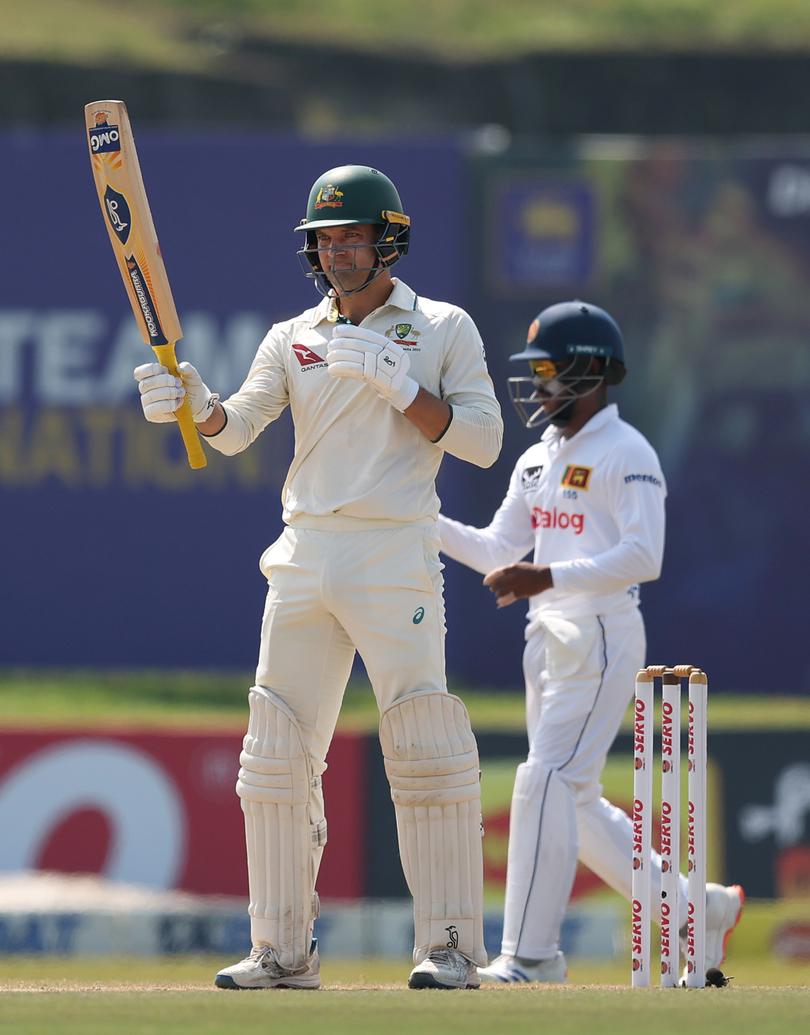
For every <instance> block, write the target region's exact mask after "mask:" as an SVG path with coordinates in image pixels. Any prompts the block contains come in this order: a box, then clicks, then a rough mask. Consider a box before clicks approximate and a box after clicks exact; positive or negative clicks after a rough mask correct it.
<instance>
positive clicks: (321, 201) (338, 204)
mask: <svg viewBox="0 0 810 1035" xmlns="http://www.w3.org/2000/svg"><path fill="white" fill-rule="evenodd" d="M342 197H343V191H342V190H341V189H340V187H336V186H335V185H334V184H333V183H327V185H326V186H325V187H321V189H320V190H319V191H318V194H317V196H316V197H315V208H343V202H342V201H341V200H340V199H341V198H342Z"/></svg>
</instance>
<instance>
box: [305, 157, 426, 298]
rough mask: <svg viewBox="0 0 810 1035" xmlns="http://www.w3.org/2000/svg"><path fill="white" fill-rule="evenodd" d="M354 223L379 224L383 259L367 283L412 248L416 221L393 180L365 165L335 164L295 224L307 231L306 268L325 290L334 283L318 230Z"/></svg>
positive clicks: (316, 186) (318, 182)
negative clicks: (323, 263)
mask: <svg viewBox="0 0 810 1035" xmlns="http://www.w3.org/2000/svg"><path fill="white" fill-rule="evenodd" d="M352 224H364V225H370V226H378V227H379V235H378V237H377V240H376V242H375V244H374V249H375V251H376V253H377V258H376V262H375V266H374V268H373V269H372V270H370V271H369V277H368V279H367V280H366V284H368V283H370V281H372V280H373V279H374V278H375V277H377V276H379V274H380V273H382V271H383V270H385V269H388V268H390V267H391V266H393V265H394V263H395V262H397V260H398V259H401V258H402V256H403V255H405V254H406V253H407V251H408V244H409V242H410V235H411V221H410V218H409V217H408V216H406V215H405V213H404V212H403V211H402V201H401V200H400V197H399V192H398V191H397V189H396V187H395V186H394V184H393V183H392V182H391V180H389V179H388V177H387V176H386V175H385V174H384V173H381V172H380V171H379V170H378V169H371V168H369V167H368V166H365V165H341V166H339V167H338V168H336V169H329V170H328V172H325V173H324V174H323V176H319V177H318V179H317V180H316V181H315V183H313V185H312V189H311V190H310V192H309V201H308V202H307V214H306V218H305V219H302V220H301V222H300V223H299V224H298V226H297V227H296V228H295V229H296V230H297V231H299V230H300V231H303V232H304V233H305V234H306V245H305V246H304V247H303V248H301V249H299V251H298V255H299V256H301V258H302V262H303V265H304V271H305V273H306V274H307V276H309V277H313V278H314V279H315V282H316V284H317V285H318V288H319V290H321V291H323V292H324V293H325V292H326V291H327V290H328V287H329V285H328V282H327V281H326V275H325V274H324V272H323V269H322V268H321V264H320V261H319V259H318V243H317V238H316V234H317V231H318V230H319V229H321V228H325V227H330V226H350V225H352ZM366 284H364V285H363V287H365V286H366Z"/></svg>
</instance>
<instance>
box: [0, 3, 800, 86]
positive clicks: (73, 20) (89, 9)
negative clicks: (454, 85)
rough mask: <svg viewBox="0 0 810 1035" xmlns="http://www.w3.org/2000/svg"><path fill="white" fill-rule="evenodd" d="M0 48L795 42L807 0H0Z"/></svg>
mask: <svg viewBox="0 0 810 1035" xmlns="http://www.w3.org/2000/svg"><path fill="white" fill-rule="evenodd" d="M0 24H2V26H3V31H2V33H0V56H3V57H11V58H23V59H45V60H57V61H67V62H70V63H76V64H99V65H104V66H106V65H110V64H116V65H119V66H121V67H141V68H159V69H165V70H172V71H181V72H182V71H186V72H189V71H196V72H203V71H208V72H215V73H216V74H219V75H224V76H226V77H227V76H232V77H234V78H240V77H245V76H256V75H257V74H261V73H260V72H259V71H258V70H257V66H256V65H255V62H252V61H251V62H245V61H241V60H239V56H238V55H239V46H240V43H241V41H242V40H243V39H245V40H251V41H255V42H258V41H261V40H262V39H265V40H268V41H273V42H275V43H278V42H283V41H296V42H302V43H318V44H321V45H327V46H328V45H329V44H336V45H338V46H345V47H350V48H352V49H354V50H360V51H362V50H364V49H369V50H372V49H373V50H375V51H377V52H381V51H384V52H385V53H388V54H390V55H391V60H392V69H396V68H398V67H399V68H401V67H402V63H403V62H404V63H407V60H408V56H409V54H411V53H413V52H414V51H424V52H431V53H434V54H437V55H440V56H442V57H443V58H445V59H447V60H449V61H453V60H458V59H460V58H482V57H502V56H509V55H519V54H523V53H526V52H528V51H534V50H612V49H616V50H634V49H653V50H655V49H659V50H667V49H669V50H672V49H706V48H710V47H711V48H720V49H728V50H735V49H737V50H752V49H757V50H762V49H768V48H773V49H780V48H784V49H790V50H793V49H797V48H802V47H804V48H807V47H808V46H810V5H808V4H807V3H806V2H805V0H735V3H733V4H732V3H724V4H718V3H716V2H713V0H610V2H606V0H568V3H565V4H560V3H557V2H556V0H555V2H552V0H545V2H540V0H499V2H498V3H493V2H492V0H440V2H436V0H407V2H405V0H388V2H386V3H380V2H379V0H141V2H140V3H139V4H137V5H133V6H127V5H122V4H110V3H106V2H104V0H71V2H70V3H67V2H66V0H36V3H34V4H28V5H24V4H23V3H22V0H0Z"/></svg>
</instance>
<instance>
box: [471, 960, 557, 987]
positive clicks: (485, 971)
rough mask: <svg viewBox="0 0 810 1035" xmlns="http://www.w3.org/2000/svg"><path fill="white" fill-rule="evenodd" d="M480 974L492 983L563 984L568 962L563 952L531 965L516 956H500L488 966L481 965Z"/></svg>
mask: <svg viewBox="0 0 810 1035" xmlns="http://www.w3.org/2000/svg"><path fill="white" fill-rule="evenodd" d="M478 976H479V977H480V978H481V980H482V981H483V982H484V983H485V984H492V985H522V984H528V983H530V982H532V981H544V982H546V983H547V984H554V985H561V984H563V983H564V982H565V980H566V978H567V977H568V964H567V963H566V961H565V956H564V955H563V953H561V952H558V953H557V955H556V956H550V957H549V958H548V959H547V960H540V962H539V963H534V964H532V965H531V966H526V964H524V963H518V961H517V960H516V959H515V957H514V956H498V957H497V958H496V959H494V960H493V961H492V963H490V964H489V966H488V967H479V968H478Z"/></svg>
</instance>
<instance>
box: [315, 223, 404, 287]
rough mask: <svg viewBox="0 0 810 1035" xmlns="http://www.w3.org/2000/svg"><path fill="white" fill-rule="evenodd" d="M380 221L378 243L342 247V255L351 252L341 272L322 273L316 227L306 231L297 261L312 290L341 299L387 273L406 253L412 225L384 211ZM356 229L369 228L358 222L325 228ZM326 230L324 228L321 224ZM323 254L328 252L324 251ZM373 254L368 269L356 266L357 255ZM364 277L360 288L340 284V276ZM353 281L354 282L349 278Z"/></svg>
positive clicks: (333, 224)
mask: <svg viewBox="0 0 810 1035" xmlns="http://www.w3.org/2000/svg"><path fill="white" fill-rule="evenodd" d="M380 218H381V219H385V220H386V221H385V222H384V223H383V222H381V223H375V224H373V225H376V226H377V227H378V230H379V233H378V235H377V239H376V240H375V241H374V242H372V243H370V244H342V245H341V246H340V250H341V251H348V252H353V253H354V254H353V261H352V265H351V266H350V267H348V268H347V269H344V270H330V271H329V272H327V271H326V270H324V268H323V265H322V263H321V256H320V254H319V250H318V229H319V228H318V227H315V229H310V228H309V227H307V228H306V235H307V236H306V244H305V245H304V247H303V248H299V249H298V251H297V253H296V254H297V255H298V260H299V262H300V263H301V269H302V271H303V273H304V276H305V277H308V278H309V279H311V280H314V281H315V286H316V288H317V289H318V291H320V293H321V294H322V295H328V294H329V290H330V288H335V290H336V291H337V292H338V294H340V295H344V296H345V295H355V294H357V292H358V291H362V290H363V289H364V288H366V287H368V285H369V284H370V283H371V282H372V281H373V280H376V279H377V277H379V276H380V274H381V273H383V272H384V271H385V270H386V269H390V268H391V266H393V265H394V263H395V262H396V261H397V260H398V259H400V258H401V257H402V256H403V255H405V254H406V252H407V251H408V241H409V237H410V230H411V225H410V224H411V221H410V219H409V218H408V217H407V216H406V215H405V214H404V213H402V212H391V211H384V212H381V213H380ZM352 225H354V226H358V225H371V224H364V223H361V222H360V220H349V221H347V222H346V223H340V222H332V221H331V220H330V221H329V222H328V226H330V227H331V226H352ZM321 226H323V227H324V228H326V225H325V224H321ZM324 250H325V251H326V250H328V249H324ZM369 250H371V251H372V252H373V253H374V258H373V260H372V264H371V265H370V266H358V264H357V253H358V252H359V251H369ZM354 273H366V274H367V276H366V279H365V280H364V281H363V283H362V284H361V285H360V286H359V287H355V288H349V287H347V286H345V285H344V284H343V283H342V282H341V274H343V275H345V274H354ZM352 279H354V278H353V277H352Z"/></svg>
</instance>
